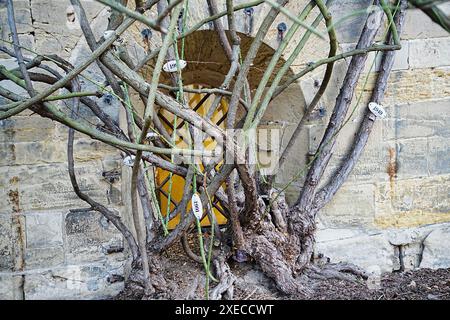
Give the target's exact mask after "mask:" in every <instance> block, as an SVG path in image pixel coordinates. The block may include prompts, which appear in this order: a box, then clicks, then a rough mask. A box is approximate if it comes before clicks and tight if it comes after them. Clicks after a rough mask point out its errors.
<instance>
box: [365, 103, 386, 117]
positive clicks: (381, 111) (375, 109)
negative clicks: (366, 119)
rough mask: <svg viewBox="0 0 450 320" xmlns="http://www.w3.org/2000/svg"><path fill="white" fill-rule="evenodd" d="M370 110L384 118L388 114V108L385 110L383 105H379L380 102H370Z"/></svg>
mask: <svg viewBox="0 0 450 320" xmlns="http://www.w3.org/2000/svg"><path fill="white" fill-rule="evenodd" d="M369 110H370V111H371V112H372V113H373V114H374V115H376V116H377V118H381V119H383V118H386V116H387V113H386V110H384V108H383V107H382V106H381V105H379V104H378V103H375V102H371V103H369Z"/></svg>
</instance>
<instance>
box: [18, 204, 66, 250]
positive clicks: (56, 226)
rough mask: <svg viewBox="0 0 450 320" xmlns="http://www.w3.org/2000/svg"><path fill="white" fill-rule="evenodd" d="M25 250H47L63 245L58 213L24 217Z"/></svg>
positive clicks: (31, 214) (60, 220)
mask: <svg viewBox="0 0 450 320" xmlns="http://www.w3.org/2000/svg"><path fill="white" fill-rule="evenodd" d="M26 228H27V248H49V247H54V246H58V245H62V244H63V237H62V215H61V213H60V212H45V213H28V214H27V215H26Z"/></svg>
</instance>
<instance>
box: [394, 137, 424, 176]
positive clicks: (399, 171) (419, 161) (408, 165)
mask: <svg viewBox="0 0 450 320" xmlns="http://www.w3.org/2000/svg"><path fill="white" fill-rule="evenodd" d="M427 148H428V141H427V139H424V138H419V139H408V140H400V141H399V142H398V143H397V146H396V148H395V149H396V150H395V152H396V166H397V168H395V171H396V175H397V177H398V178H400V179H402V178H408V177H412V176H416V177H423V176H427V175H428V156H427V154H425V153H424V150H427Z"/></svg>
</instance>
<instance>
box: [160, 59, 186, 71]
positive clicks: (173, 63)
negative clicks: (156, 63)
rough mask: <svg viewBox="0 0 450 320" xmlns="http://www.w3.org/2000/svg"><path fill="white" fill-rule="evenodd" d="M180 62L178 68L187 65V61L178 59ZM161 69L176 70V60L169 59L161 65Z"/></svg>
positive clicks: (181, 68)
mask: <svg viewBox="0 0 450 320" xmlns="http://www.w3.org/2000/svg"><path fill="white" fill-rule="evenodd" d="M179 63H180V70H183V69H184V68H185V67H186V66H187V62H186V61H184V60H179ZM163 70H164V71H165V72H176V71H178V67H177V61H176V60H170V61H169V62H167V63H166V64H165V65H164V66H163Z"/></svg>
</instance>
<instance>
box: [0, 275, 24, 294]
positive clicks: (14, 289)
mask: <svg viewBox="0 0 450 320" xmlns="http://www.w3.org/2000/svg"><path fill="white" fill-rule="evenodd" d="M21 280H22V279H21V276H12V275H8V274H1V275H0V300H21V299H23V294H22V290H21V289H20V283H21Z"/></svg>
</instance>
